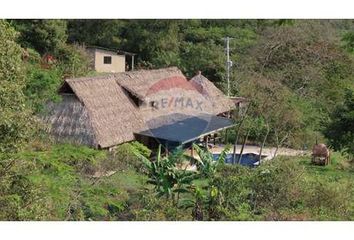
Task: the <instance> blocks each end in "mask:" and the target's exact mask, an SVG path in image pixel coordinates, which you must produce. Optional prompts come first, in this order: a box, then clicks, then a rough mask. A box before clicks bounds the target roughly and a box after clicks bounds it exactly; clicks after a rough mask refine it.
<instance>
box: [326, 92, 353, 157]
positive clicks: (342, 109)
mask: <svg viewBox="0 0 354 240" xmlns="http://www.w3.org/2000/svg"><path fill="white" fill-rule="evenodd" d="M324 133H325V136H326V137H327V139H328V140H329V144H330V145H331V146H332V147H333V148H334V149H335V150H344V151H345V152H347V153H349V154H350V155H351V156H352V157H353V155H354V91H353V90H352V89H347V90H346V94H345V101H344V102H343V103H342V104H339V105H338V106H337V107H336V109H335V111H334V112H333V113H332V115H331V120H330V122H329V124H328V126H327V128H326V129H325V132H324Z"/></svg>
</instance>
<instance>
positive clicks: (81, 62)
mask: <svg viewBox="0 0 354 240" xmlns="http://www.w3.org/2000/svg"><path fill="white" fill-rule="evenodd" d="M57 58H58V60H59V68H60V69H61V71H62V72H63V75H64V76H63V78H73V77H82V76H86V75H87V74H88V73H89V72H90V65H89V57H88V55H87V53H86V51H85V49H84V48H83V47H80V46H78V45H67V44H62V45H61V46H60V48H59V49H58V54H57Z"/></svg>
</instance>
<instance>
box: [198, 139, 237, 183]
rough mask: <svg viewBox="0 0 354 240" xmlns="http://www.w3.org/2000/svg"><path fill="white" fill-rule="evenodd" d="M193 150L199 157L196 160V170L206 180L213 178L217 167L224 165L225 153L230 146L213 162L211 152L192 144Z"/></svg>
mask: <svg viewBox="0 0 354 240" xmlns="http://www.w3.org/2000/svg"><path fill="white" fill-rule="evenodd" d="M193 148H194V149H195V150H196V152H197V154H198V156H199V159H196V161H197V168H198V170H199V171H200V172H201V174H202V175H203V176H205V177H207V178H210V177H213V176H214V175H215V173H216V171H217V169H218V167H219V166H221V165H223V164H225V160H226V157H227V153H228V151H229V150H230V146H226V147H225V148H224V149H223V150H222V151H221V153H220V155H219V156H218V158H217V159H216V160H215V159H214V157H213V154H212V153H211V152H209V151H207V150H204V149H202V148H200V147H199V146H198V145H197V144H193Z"/></svg>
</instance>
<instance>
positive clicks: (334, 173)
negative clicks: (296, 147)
mask: <svg viewBox="0 0 354 240" xmlns="http://www.w3.org/2000/svg"><path fill="white" fill-rule="evenodd" d="M296 160H297V161H299V164H300V165H302V166H304V167H305V169H306V171H307V173H309V175H312V176H314V177H322V178H327V179H329V180H335V181H338V180H340V179H352V180H353V181H354V172H353V170H352V168H351V167H350V163H349V162H348V161H347V160H346V159H345V158H344V157H343V156H342V155H341V154H340V153H338V152H333V153H332V154H331V163H330V164H329V165H327V166H318V165H314V164H312V163H311V159H310V157H299V158H296Z"/></svg>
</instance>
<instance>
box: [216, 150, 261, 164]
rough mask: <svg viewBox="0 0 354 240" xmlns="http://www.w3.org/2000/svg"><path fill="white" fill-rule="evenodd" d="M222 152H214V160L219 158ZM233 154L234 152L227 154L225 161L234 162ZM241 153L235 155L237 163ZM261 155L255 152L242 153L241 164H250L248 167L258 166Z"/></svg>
mask: <svg viewBox="0 0 354 240" xmlns="http://www.w3.org/2000/svg"><path fill="white" fill-rule="evenodd" d="M219 156H220V154H213V157H214V160H217V159H218V157H219ZM232 156H233V154H231V153H230V154H227V155H226V159H225V163H228V164H232ZM239 156H240V154H236V157H235V162H236V163H235V164H237V160H238V158H239ZM258 158H259V155H257V154H254V153H245V154H242V158H241V162H240V164H241V165H243V166H248V167H256V166H257V165H258V164H259V162H258Z"/></svg>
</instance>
